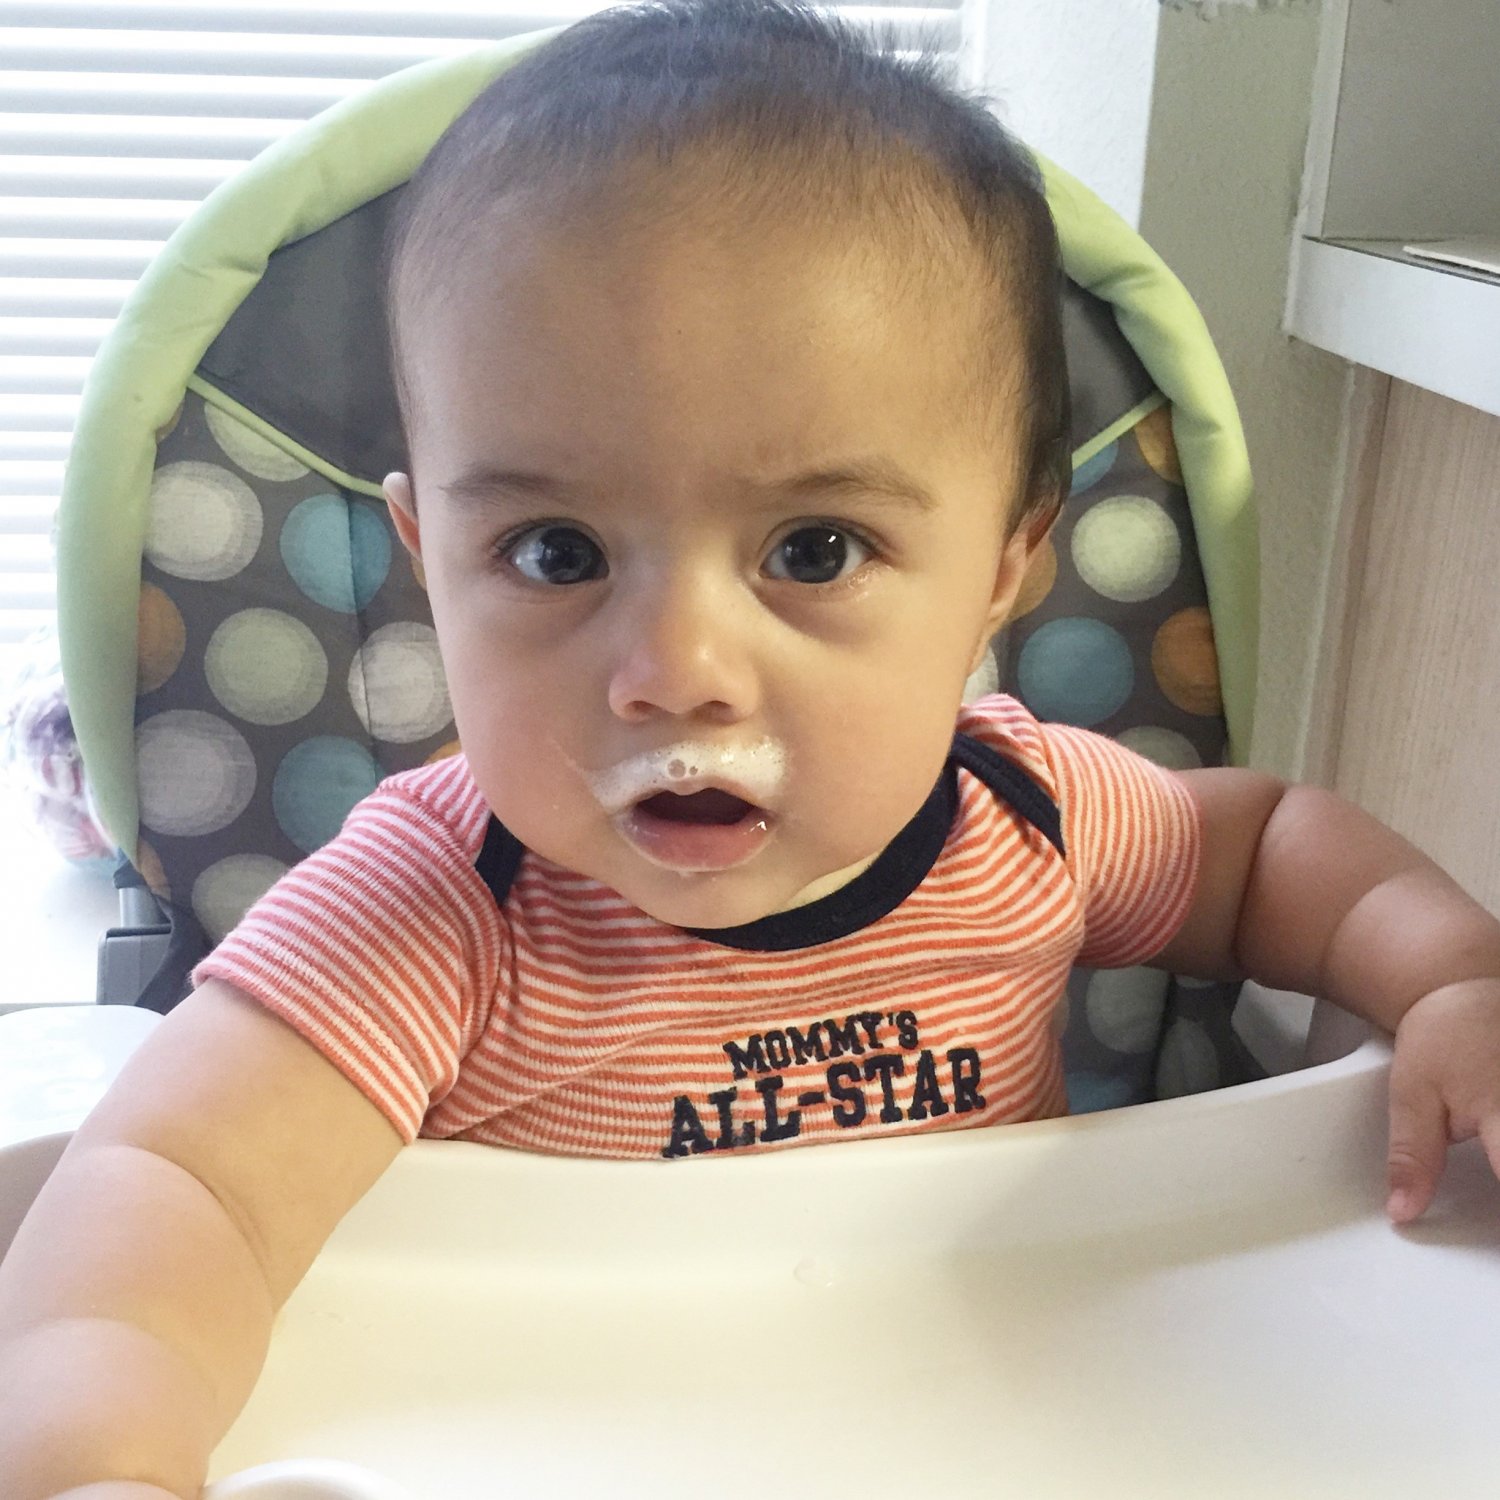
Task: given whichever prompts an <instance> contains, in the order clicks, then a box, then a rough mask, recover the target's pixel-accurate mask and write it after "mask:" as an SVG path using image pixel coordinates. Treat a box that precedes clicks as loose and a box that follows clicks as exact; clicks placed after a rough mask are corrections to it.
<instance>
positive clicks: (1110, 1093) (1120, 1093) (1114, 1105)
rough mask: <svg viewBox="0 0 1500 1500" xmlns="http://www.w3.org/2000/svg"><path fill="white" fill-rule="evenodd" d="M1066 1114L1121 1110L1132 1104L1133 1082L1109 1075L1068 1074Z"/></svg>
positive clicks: (1134, 1089) (1134, 1086) (1133, 1098)
mask: <svg viewBox="0 0 1500 1500" xmlns="http://www.w3.org/2000/svg"><path fill="white" fill-rule="evenodd" d="M1067 1085H1068V1113H1069V1114H1072V1115H1091V1114H1095V1113H1097V1111H1099V1110H1101V1109H1123V1108H1124V1107H1125V1106H1126V1105H1127V1104H1134V1103H1135V1097H1136V1085H1135V1081H1134V1080H1133V1079H1130V1078H1124V1077H1120V1076H1117V1075H1115V1074H1111V1073H1088V1072H1084V1071H1082V1070H1080V1071H1079V1072H1077V1073H1069V1074H1068V1076H1067Z"/></svg>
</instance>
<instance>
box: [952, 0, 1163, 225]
mask: <svg viewBox="0 0 1500 1500" xmlns="http://www.w3.org/2000/svg"><path fill="white" fill-rule="evenodd" d="M1160 13H1161V12H1160V6H1159V5H1158V3H1157V0H984V4H983V9H982V13H981V14H979V15H977V16H976V18H975V24H976V30H977V31H978V32H979V35H978V37H977V38H976V40H977V43H978V57H979V62H978V66H979V70H980V76H979V77H977V78H975V79H974V82H975V84H976V85H977V86H978V87H980V88H982V89H984V90H985V92H986V93H987V94H988V95H989V96H990V98H991V99H992V100H993V101H994V103H995V105H996V107H997V112H998V113H999V115H1000V118H1001V119H1002V120H1003V121H1004V122H1005V124H1006V125H1008V126H1009V127H1010V128H1011V129H1012V130H1014V131H1015V132H1016V134H1018V135H1019V136H1020V137H1021V138H1022V139H1023V140H1024V141H1026V142H1027V144H1028V145H1031V146H1034V147H1035V148H1036V149H1037V150H1038V151H1040V152H1041V153H1042V155H1044V156H1047V157H1050V158H1051V159H1052V160H1053V161H1055V162H1056V163H1057V164H1058V166H1060V167H1062V168H1063V169H1064V170H1065V171H1068V172H1071V173H1072V174H1073V175H1074V176H1075V177H1078V178H1080V179H1081V180H1082V181H1083V182H1084V183H1085V184H1086V185H1087V186H1089V187H1091V188H1092V189H1093V190H1094V191H1095V192H1096V193H1098V195H1099V196H1100V197H1101V198H1103V199H1104V201H1105V202H1106V203H1108V204H1109V205H1110V207H1111V208H1113V209H1115V210H1116V211H1117V212H1118V213H1120V214H1121V215H1122V216H1123V217H1124V218H1126V219H1127V220H1129V222H1130V223H1132V224H1136V223H1138V222H1139V217H1140V208H1141V187H1142V181H1143V178H1144V174H1145V165H1146V137H1147V129H1148V126H1149V124H1150V118H1151V82H1152V73H1153V70H1154V63H1155V57H1156V30H1157V20H1158V17H1159V15H1160Z"/></svg>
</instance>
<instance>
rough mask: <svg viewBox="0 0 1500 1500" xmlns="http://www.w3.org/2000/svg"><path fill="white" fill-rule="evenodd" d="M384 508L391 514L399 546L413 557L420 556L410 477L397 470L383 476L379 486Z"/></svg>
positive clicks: (415, 499)
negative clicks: (399, 540) (399, 541)
mask: <svg viewBox="0 0 1500 1500" xmlns="http://www.w3.org/2000/svg"><path fill="white" fill-rule="evenodd" d="M380 488H381V490H382V492H383V493H384V495H385V503H386V508H387V509H388V510H389V511H390V513H391V522H392V524H393V525H394V526H395V528H396V535H397V536H398V537H400V538H401V545H402V546H403V547H405V548H406V550H407V551H408V552H410V553H411V555H412V556H413V557H421V555H422V533H421V528H420V527H419V526H418V525H417V497H416V495H415V493H414V492H413V490H412V487H411V475H410V474H403V473H401V472H400V471H399V470H397V471H396V472H394V473H391V474H387V475H386V476H385V482H384V483H383V484H382V485H381V487H380Z"/></svg>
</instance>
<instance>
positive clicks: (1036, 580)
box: [1010, 536, 1057, 620]
mask: <svg viewBox="0 0 1500 1500" xmlns="http://www.w3.org/2000/svg"><path fill="white" fill-rule="evenodd" d="M1056 582H1057V548H1056V547H1054V546H1053V545H1052V538H1051V537H1050V536H1049V537H1048V538H1047V540H1046V541H1044V542H1043V543H1042V545H1041V546H1040V547H1039V548H1037V550H1036V552H1035V553H1033V554H1032V558H1031V566H1030V567H1029V568H1027V569H1026V576H1025V577H1024V578H1023V579H1022V580H1021V591H1020V593H1018V594H1017V595H1016V602H1015V603H1014V604H1013V605H1011V609H1010V618H1011V619H1012V620H1019V619H1020V618H1021V616H1022V615H1029V614H1030V613H1031V612H1032V610H1034V609H1035V608H1036V607H1037V605H1038V604H1040V603H1041V602H1042V600H1043V599H1045V598H1046V597H1047V595H1048V594H1050V593H1051V592H1052V585H1053V584H1054V583H1056Z"/></svg>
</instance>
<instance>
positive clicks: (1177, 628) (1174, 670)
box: [1151, 605, 1223, 715]
mask: <svg viewBox="0 0 1500 1500" xmlns="http://www.w3.org/2000/svg"><path fill="white" fill-rule="evenodd" d="M1151 670H1152V671H1153V672H1154V673H1155V674H1156V680H1157V682H1158V684H1160V686H1161V690H1162V692H1163V693H1165V694H1166V696H1167V700H1168V702H1170V703H1172V704H1174V705H1175V706H1176V707H1178V708H1180V709H1181V710H1182V711H1183V712H1184V713H1189V714H1204V715H1208V714H1217V713H1219V712H1220V711H1221V710H1222V708H1223V699H1222V698H1221V697H1220V695H1219V654H1218V652H1217V651H1216V650H1215V649H1214V627H1213V621H1212V620H1211V619H1210V618H1209V614H1208V611H1207V610H1206V609H1204V608H1203V607H1202V606H1201V605H1199V606H1196V607H1194V608H1192V609H1180V610H1178V611H1177V613H1176V614H1175V615H1173V616H1172V617H1171V618H1170V619H1169V620H1168V621H1167V622H1166V624H1164V625H1163V626H1162V627H1161V629H1160V630H1158V631H1157V632H1156V639H1155V640H1154V641H1153V642H1152V643H1151Z"/></svg>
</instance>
